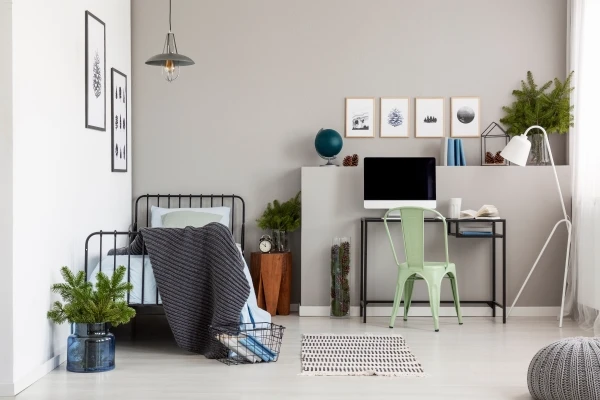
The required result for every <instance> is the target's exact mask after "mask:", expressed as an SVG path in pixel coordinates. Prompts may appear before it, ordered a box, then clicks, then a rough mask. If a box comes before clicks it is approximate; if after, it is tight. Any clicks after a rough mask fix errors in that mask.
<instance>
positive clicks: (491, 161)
mask: <svg viewBox="0 0 600 400" xmlns="http://www.w3.org/2000/svg"><path fill="white" fill-rule="evenodd" d="M485 163H486V164H494V156H493V155H492V153H490V152H489V151H488V152H486V153H485Z"/></svg>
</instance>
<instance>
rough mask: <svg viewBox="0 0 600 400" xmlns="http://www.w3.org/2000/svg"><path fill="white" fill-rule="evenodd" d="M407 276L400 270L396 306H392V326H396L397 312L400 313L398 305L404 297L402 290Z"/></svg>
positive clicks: (395, 298)
mask: <svg viewBox="0 0 600 400" xmlns="http://www.w3.org/2000/svg"><path fill="white" fill-rule="evenodd" d="M405 281H406V278H405V277H404V276H403V274H402V271H398V283H396V295H395V296H394V307H393V308H392V317H391V318H390V328H393V327H394V322H395V321H396V314H398V306H400V299H401V298H402V290H403V289H404V282H405Z"/></svg>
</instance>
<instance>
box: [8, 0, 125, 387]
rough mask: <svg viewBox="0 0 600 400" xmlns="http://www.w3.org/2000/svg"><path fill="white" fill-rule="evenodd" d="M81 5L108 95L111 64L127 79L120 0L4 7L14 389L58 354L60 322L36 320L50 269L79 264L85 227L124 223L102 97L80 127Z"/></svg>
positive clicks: (53, 272)
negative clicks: (94, 126)
mask: <svg viewBox="0 0 600 400" xmlns="http://www.w3.org/2000/svg"><path fill="white" fill-rule="evenodd" d="M85 10H89V11H91V12H92V13H93V14H94V15H96V16H97V17H98V18H100V19H102V20H103V21H104V22H105V23H106V39H107V43H106V51H107V54H106V76H105V79H106V89H107V90H108V91H109V90H110V68H111V67H115V68H117V69H119V70H120V71H122V72H124V73H125V74H127V75H128V76H131V35H130V29H131V24H130V2H129V1H123V0H86V1H82V0H63V1H48V0H19V1H17V2H15V3H14V5H13V37H14V40H13V43H14V60H13V67H14V69H13V71H14V96H13V98H14V104H13V106H14V112H13V116H14V121H13V123H14V131H13V139H14V277H13V288H14V305H15V306H14V337H15V340H14V354H15V358H14V377H13V380H14V382H15V390H16V391H18V390H22V389H23V388H24V387H25V386H26V385H28V384H30V383H32V382H33V381H35V380H36V379H38V378H39V377H40V376H41V375H43V374H44V373H46V372H47V371H48V370H50V369H51V368H52V367H54V366H55V365H56V363H57V362H58V361H59V359H60V357H59V356H60V355H61V353H64V349H65V346H66V336H67V334H68V327H67V326H66V325H63V326H53V325H52V324H51V323H50V322H49V321H48V320H47V319H46V312H47V310H48V309H49V307H50V305H51V302H52V301H54V300H56V298H55V296H54V295H51V293H50V290H49V288H50V285H51V284H52V283H53V282H56V281H58V280H59V279H60V276H59V269H60V267H61V266H63V265H68V266H70V267H71V268H75V269H82V268H83V255H84V241H85V238H86V236H87V235H88V234H89V233H91V232H92V231H95V230H100V229H104V230H113V229H126V228H127V226H128V225H129V224H130V221H131V212H130V210H131V172H128V173H112V172H111V158H110V155H111V134H110V126H111V124H110V122H108V120H110V95H108V96H107V97H106V98H107V114H106V115H107V124H106V126H107V127H108V128H107V131H106V132H99V131H95V130H89V129H85V114H84V113H85V101H84V99H85V97H84V96H85V87H84V76H85V75H84V65H85V62H84V54H85ZM128 83H129V86H130V87H131V79H129V82H128ZM130 92H131V91H130ZM129 104H130V105H131V97H130V103H129ZM129 115H131V112H130V114H129ZM129 121H130V129H131V126H132V125H131V121H132V120H131V118H130V119H129ZM130 132H131V131H130ZM130 136H131V135H130ZM130 140H131V139H130ZM128 148H129V149H131V146H128ZM130 159H131V158H130ZM129 168H130V171H131V163H130V165H129Z"/></svg>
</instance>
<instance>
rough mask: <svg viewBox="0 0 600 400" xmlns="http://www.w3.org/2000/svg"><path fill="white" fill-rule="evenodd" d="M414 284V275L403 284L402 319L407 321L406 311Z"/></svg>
mask: <svg viewBox="0 0 600 400" xmlns="http://www.w3.org/2000/svg"><path fill="white" fill-rule="evenodd" d="M414 286H415V279H414V275H413V276H412V277H410V278H408V279H407V280H406V284H405V285H404V320H405V321H408V311H409V310H410V302H411V300H412V294H413V288H414Z"/></svg>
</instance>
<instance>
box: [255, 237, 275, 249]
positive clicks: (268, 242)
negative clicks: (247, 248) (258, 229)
mask: <svg viewBox="0 0 600 400" xmlns="http://www.w3.org/2000/svg"><path fill="white" fill-rule="evenodd" d="M274 247H275V246H274V244H273V239H271V236H269V235H262V236H261V237H260V240H259V241H258V249H259V250H260V251H261V252H262V253H270V252H271V250H273V248H274Z"/></svg>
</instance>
